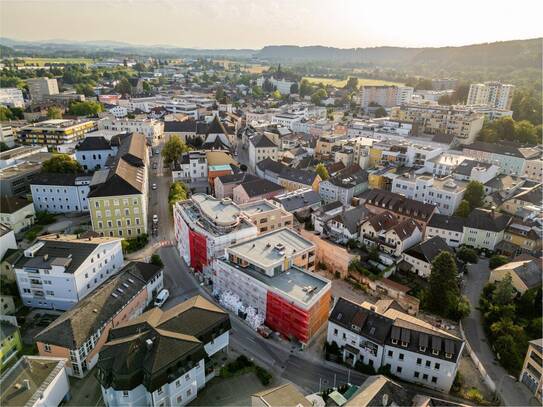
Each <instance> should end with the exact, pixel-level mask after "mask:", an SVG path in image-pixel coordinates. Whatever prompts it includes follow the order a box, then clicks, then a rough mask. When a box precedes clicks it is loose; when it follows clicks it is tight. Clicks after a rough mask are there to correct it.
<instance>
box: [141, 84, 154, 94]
mask: <svg viewBox="0 0 543 407" xmlns="http://www.w3.org/2000/svg"><path fill="white" fill-rule="evenodd" d="M142 87H143V91H144V92H145V93H151V90H152V88H151V84H150V83H149V82H148V81H145V82H143V85H142Z"/></svg>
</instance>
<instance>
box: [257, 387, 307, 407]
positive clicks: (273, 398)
mask: <svg viewBox="0 0 543 407" xmlns="http://www.w3.org/2000/svg"><path fill="white" fill-rule="evenodd" d="M251 397H257V398H259V399H260V401H261V403H263V404H264V406H267V407H312V404H311V402H310V401H309V400H308V399H306V398H305V397H304V395H303V394H302V393H301V392H300V391H299V390H298V389H297V388H296V386H294V385H293V384H292V383H285V384H282V385H281V386H277V387H273V388H271V389H266V390H262V391H261V392H258V393H255V394H253V395H252V396H251Z"/></svg>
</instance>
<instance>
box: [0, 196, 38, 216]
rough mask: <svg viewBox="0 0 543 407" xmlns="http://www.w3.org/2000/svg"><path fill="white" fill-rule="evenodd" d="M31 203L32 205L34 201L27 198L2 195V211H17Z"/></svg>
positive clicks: (0, 205) (0, 208)
mask: <svg viewBox="0 0 543 407" xmlns="http://www.w3.org/2000/svg"><path fill="white" fill-rule="evenodd" d="M29 205H32V202H30V201H29V200H27V199H25V198H21V197H16V196H2V197H0V213H15V212H17V211H19V210H21V209H22V208H25V207H27V206H29Z"/></svg>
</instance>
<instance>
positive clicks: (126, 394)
mask: <svg viewBox="0 0 543 407" xmlns="http://www.w3.org/2000/svg"><path fill="white" fill-rule="evenodd" d="M123 397H125V398H126V397H128V391H126V390H123Z"/></svg>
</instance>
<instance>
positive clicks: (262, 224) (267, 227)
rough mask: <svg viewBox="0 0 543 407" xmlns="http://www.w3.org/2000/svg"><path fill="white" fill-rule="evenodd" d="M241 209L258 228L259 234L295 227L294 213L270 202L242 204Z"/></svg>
mask: <svg viewBox="0 0 543 407" xmlns="http://www.w3.org/2000/svg"><path fill="white" fill-rule="evenodd" d="M239 208H240V209H241V210H242V211H243V214H244V215H245V216H247V217H248V218H249V219H250V220H251V222H252V223H253V224H254V225H255V226H256V227H257V228H258V233H266V232H269V231H272V230H275V229H281V228H283V227H288V228H291V227H292V225H293V220H294V216H293V215H292V213H290V212H288V211H286V210H285V209H284V208H281V207H278V206H276V205H274V204H273V203H272V202H270V201H268V200H261V201H256V202H250V203H246V204H242V205H239Z"/></svg>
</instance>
